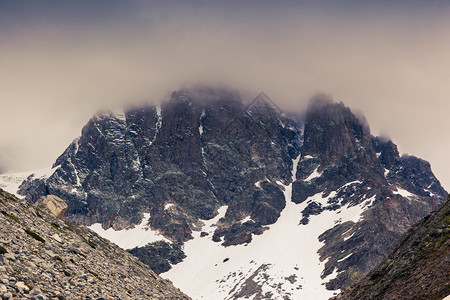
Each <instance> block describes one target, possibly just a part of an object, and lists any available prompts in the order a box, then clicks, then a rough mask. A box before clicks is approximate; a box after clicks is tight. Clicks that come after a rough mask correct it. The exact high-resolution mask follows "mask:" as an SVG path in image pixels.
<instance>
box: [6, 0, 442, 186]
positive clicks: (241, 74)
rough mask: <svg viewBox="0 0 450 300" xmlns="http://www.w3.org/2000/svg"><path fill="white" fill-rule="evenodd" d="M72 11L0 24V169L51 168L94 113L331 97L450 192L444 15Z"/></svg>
mask: <svg viewBox="0 0 450 300" xmlns="http://www.w3.org/2000/svg"><path fill="white" fill-rule="evenodd" d="M19 2H20V1H19ZM25 2H26V1H25ZM25 2H23V3H25ZM81 2H82V3H84V6H83V5H81V4H80V5H77V6H76V7H74V5H75V4H73V3H72V4H70V3H71V2H68V1H62V3H64V4H65V5H66V6H62V5H61V6H59V7H58V6H54V3H55V2H54V1H44V3H47V4H48V6H49V7H50V6H52V7H53V9H50V10H45V9H44V8H37V7H38V6H37V5H34V6H33V5H31V6H27V8H28V10H20V9H18V8H17V7H15V6H14V5H12V4H11V5H10V6H8V5H7V6H6V7H4V8H5V9H4V10H3V11H4V12H3V13H0V17H2V18H0V19H1V21H0V25H1V26H0V28H1V29H0V37H1V38H2V43H1V44H0V65H1V66H2V68H1V69H0V101H1V102H0V103H1V111H2V117H1V118H0V126H1V127H0V128H2V129H3V130H1V131H0V170H1V171H7V172H17V171H25V170H30V169H31V170H32V169H39V168H43V167H47V166H50V165H51V164H52V163H53V162H54V160H55V159H56V157H57V156H58V155H59V154H60V153H62V152H63V151H64V149H65V148H66V147H67V146H68V145H69V143H70V142H71V141H72V140H73V139H74V138H76V137H77V136H79V135H80V132H81V128H82V126H83V125H84V124H85V123H86V122H87V121H88V120H89V118H90V117H91V116H92V115H93V114H94V113H95V112H96V111H98V110H99V109H102V108H116V107H121V106H130V105H132V104H140V103H143V102H155V101H161V100H165V99H167V98H168V97H169V96H170V94H171V93H172V92H173V91H175V90H179V89H182V88H189V87H193V86H198V85H201V86H209V85H211V86H222V87H223V86H225V87H230V88H231V89H236V90H238V91H239V92H240V93H241V95H242V97H243V98H244V100H251V99H253V98H254V97H255V96H256V95H257V94H258V93H259V92H260V91H264V92H265V93H267V94H268V95H269V96H270V97H271V98H272V99H273V100H274V101H275V102H276V103H277V104H278V105H279V106H280V107H281V108H282V109H283V110H284V111H286V112H302V111H304V110H305V109H306V108H307V106H308V103H309V99H310V98H311V97H312V96H313V95H316V94H318V93H323V94H327V95H330V97H332V98H333V99H334V100H335V101H342V102H344V104H345V105H347V106H349V107H350V108H351V109H352V110H353V111H361V112H362V113H363V114H364V115H365V116H366V118H367V121H368V124H370V127H371V130H372V133H373V134H375V135H379V134H382V135H383V136H389V137H390V138H391V139H392V140H393V141H394V142H395V143H396V144H398V146H399V150H400V152H408V153H412V154H414V155H416V156H419V157H421V158H424V159H426V160H429V161H430V163H431V164H432V168H433V170H434V171H435V173H436V175H437V177H438V178H439V179H440V180H441V181H442V183H443V185H444V186H447V188H448V187H450V170H447V168H446V167H445V166H446V165H450V158H448V157H447V155H446V153H448V152H449V151H450V142H447V141H446V140H445V137H446V134H447V132H449V131H450V125H449V124H447V122H445V121H444V120H446V117H447V116H446V115H447V108H448V106H449V105H448V104H447V103H449V102H448V97H449V95H450V86H449V85H448V80H449V79H450V69H449V68H448V63H450V61H449V58H448V53H450V32H449V31H448V28H449V25H450V24H449V23H450V18H449V15H450V9H449V6H448V5H446V4H442V3H441V2H439V4H436V3H438V2H437V1H436V3H432V2H429V5H426V4H420V3H419V2H417V3H416V2H411V3H413V4H411V5H406V4H403V5H401V4H398V5H395V6H389V4H386V3H384V2H382V3H381V4H378V5H375V4H369V2H364V1H363V3H359V4H357V3H353V1H344V2H343V4H342V5H340V4H339V5H338V4H337V3H334V1H329V2H324V3H322V4H320V5H319V4H318V5H315V4H312V3H309V1H304V2H301V3H300V2H299V4H293V3H290V4H289V3H288V2H285V3H284V2H283V4H279V3H278V2H277V3H274V2H272V1H261V2H257V1H249V2H248V3H246V4H240V3H239V2H237V1H230V2H228V3H227V4H224V3H220V2H215V3H214V5H212V4H207V2H205V1H188V2H184V4H182V5H181V4H175V2H172V1H169V2H167V4H166V2H163V1H150V2H143V1H130V2H125V3H129V5H128V4H123V2H119V1H112V4H111V5H109V6H107V5H106V4H103V5H102V4H98V5H96V6H95V7H89V4H88V2H83V1H81ZM26 3H27V4H29V3H31V2H26ZM100 3H101V1H100ZM1 5H5V4H0V7H1ZM23 11H26V12H23ZM30 16H31V17H30Z"/></svg>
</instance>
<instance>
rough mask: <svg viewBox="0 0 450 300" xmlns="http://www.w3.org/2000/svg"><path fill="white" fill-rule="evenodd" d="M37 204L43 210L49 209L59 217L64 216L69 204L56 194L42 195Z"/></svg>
mask: <svg viewBox="0 0 450 300" xmlns="http://www.w3.org/2000/svg"><path fill="white" fill-rule="evenodd" d="M36 206H37V207H39V208H40V209H41V210H48V211H50V212H51V213H52V214H54V215H55V216H56V217H57V218H58V219H61V218H62V217H63V216H64V213H65V212H66V210H67V204H66V202H64V200H62V199H61V198H59V197H57V196H55V195H47V196H42V197H41V198H39V200H38V201H37V202H36Z"/></svg>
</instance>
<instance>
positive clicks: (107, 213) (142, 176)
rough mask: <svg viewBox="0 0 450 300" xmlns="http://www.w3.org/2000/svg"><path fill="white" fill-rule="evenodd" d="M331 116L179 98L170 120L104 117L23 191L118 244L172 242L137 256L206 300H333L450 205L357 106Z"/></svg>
mask: <svg viewBox="0 0 450 300" xmlns="http://www.w3.org/2000/svg"><path fill="white" fill-rule="evenodd" d="M318 103H319V104H320V105H319V104H317V103H315V104H311V105H310V108H309V109H308V111H307V113H306V116H305V118H304V122H298V121H296V120H294V119H292V118H289V117H287V116H286V115H284V114H281V113H280V111H279V110H278V109H277V107H276V105H274V102H273V101H271V100H270V98H269V97H268V96H267V95H266V94H264V93H261V94H260V95H258V96H257V97H256V98H255V99H254V101H253V102H252V103H251V105H250V106H246V105H245V104H244V103H243V101H242V100H241V99H240V97H239V95H238V94H236V93H233V92H229V91H224V90H214V89H204V90H202V91H184V90H182V91H179V92H175V93H173V94H172V96H171V98H170V99H168V101H166V102H164V103H163V104H162V105H161V107H160V108H157V107H153V106H145V107H136V108H131V109H128V110H126V111H125V113H124V115H123V117H117V116H110V117H105V118H96V117H94V118H92V119H91V120H90V121H89V122H88V123H87V124H86V126H85V127H84V128H83V130H82V134H81V136H80V138H79V139H77V140H75V141H74V142H73V143H72V144H71V145H70V146H69V147H68V148H67V149H66V151H65V152H64V153H63V154H62V155H61V156H60V157H59V158H58V159H57V160H56V163H55V169H54V171H53V173H52V174H50V175H49V176H47V177H45V178H30V179H29V180H27V181H25V182H24V183H23V184H22V186H21V189H20V191H21V193H22V194H23V195H24V196H25V197H26V199H27V200H28V201H30V202H35V201H36V200H37V199H39V198H40V197H41V196H45V195H48V194H53V195H56V196H58V197H59V198H61V199H64V200H65V201H66V202H67V204H68V209H67V212H66V215H65V218H66V219H69V220H72V221H74V222H77V223H81V224H85V225H89V226H93V227H92V228H96V230H98V232H99V233H102V234H105V235H106V234H108V235H109V236H111V238H112V239H114V238H119V237H120V238H123V237H124V236H126V235H127V233H129V234H131V232H134V231H126V230H127V229H129V228H131V227H133V226H134V227H137V228H142V227H143V226H148V227H149V230H148V235H149V236H150V235H151V236H156V237H158V235H159V237H160V238H156V239H154V240H153V241H154V242H153V243H150V244H149V245H147V246H146V247H142V248H137V249H133V250H131V251H132V253H136V255H140V256H141V257H143V259H145V261H147V262H148V263H149V264H151V266H152V267H154V268H155V269H156V271H158V272H165V271H167V268H168V267H170V264H169V261H170V262H172V263H173V264H175V267H176V272H175V269H174V271H173V273H171V271H169V272H168V273H167V274H168V275H167V276H168V277H169V278H171V279H174V280H176V282H175V283H176V284H179V285H180V287H182V288H185V289H186V292H187V293H188V294H190V295H195V297H198V298H200V297H202V296H206V295H212V294H211V293H214V295H215V296H217V297H216V298H217V299H221V298H222V299H223V298H231V299H238V298H242V297H244V296H249V297H250V296H252V295H254V296H255V297H256V296H257V297H262V298H264V297H266V298H269V299H270V298H271V297H273V298H276V297H288V298H289V297H290V298H302V299H311V297H312V296H311V295H314V294H320V295H329V296H331V295H332V294H333V293H337V292H338V290H339V289H341V288H344V287H347V286H348V285H349V284H350V283H352V282H353V281H354V280H355V278H358V277H361V276H363V275H364V274H366V273H367V272H368V271H370V270H371V269H372V268H373V267H374V266H375V265H376V264H377V263H379V262H380V261H381V260H382V259H384V258H385V257H386V256H387V255H388V254H389V252H390V251H391V249H392V248H393V247H394V245H395V243H396V242H397V241H398V240H399V238H400V236H401V235H402V234H403V233H404V232H406V231H407V230H408V229H409V228H410V227H411V226H412V224H414V223H415V222H416V221H418V220H419V219H420V218H422V217H424V216H425V215H426V214H428V213H429V212H431V211H432V210H434V209H437V208H438V207H439V206H440V204H441V203H442V199H443V198H444V197H445V196H446V195H447V193H446V191H445V190H444V189H443V188H442V186H441V185H440V183H439V181H438V180H437V178H436V177H435V176H434V175H433V173H432V171H431V167H430V165H429V164H428V163H426V162H425V161H423V160H421V159H418V158H416V157H413V156H399V154H398V151H397V148H396V146H395V144H394V143H393V142H392V141H386V140H384V139H381V138H377V137H374V136H372V135H371V133H370V130H369V127H368V126H367V124H365V123H364V121H363V120H362V119H361V118H360V117H357V116H356V115H355V114H354V113H353V112H352V111H351V109H350V108H347V107H345V105H344V104H343V103H334V102H332V101H328V100H327V99H323V101H319V102H318ZM100 224H101V226H100ZM113 229H114V230H116V231H114V230H113ZM107 230H110V231H108V232H106V231H107ZM130 230H131V229H130ZM111 232H113V233H114V234H111ZM289 235H292V236H290V238H286V237H287V236H289ZM149 240H151V239H149ZM319 240H320V241H319ZM122 242H124V241H122ZM283 244H286V245H283ZM123 245H124V247H129V248H132V247H134V246H136V245H134V244H133V245H131V244H129V245H127V244H126V243H125V242H124V244H123ZM261 245H264V247H263V246H261ZM280 245H282V246H280ZM304 245H311V246H310V247H307V248H305V247H304ZM230 246H233V247H232V248H230ZM180 249H184V250H183V251H184V252H185V255H187V257H186V258H185V259H184V260H183V261H182V262H179V261H180V260H181V258H182V257H183V254H182V253H180ZM229 249H236V250H233V251H232V250H229ZM245 249H248V250H245ZM287 249H289V251H288V250H287ZM284 251H288V252H289V253H286V252H284ZM145 253H152V254H155V255H156V258H155V259H148V255H146V254H145ZM211 253H214V254H211ZM294 253H301V255H300V256H299V255H294ZM210 254H211V255H210ZM227 255H229V256H227ZM302 257H308V259H307V260H308V261H309V262H311V264H308V263H305V261H303V260H302ZM299 260H300V261H299ZM193 267H195V268H199V270H204V272H205V274H206V275H205V276H200V275H199V276H200V277H199V278H198V285H195V286H196V287H195V288H194V285H189V284H187V282H186V281H185V280H183V276H189V274H192V273H193V272H194V271H193V270H192V268H193ZM175 274H177V275H175ZM202 274H203V273H202ZM233 274H234V275H233ZM227 278H228V279H227ZM264 278H269V279H267V280H265V279H264ZM284 278H290V279H289V280H287V279H284ZM273 286H282V287H283V288H280V289H271V288H270V287H273ZM325 287H326V288H328V289H329V290H326V289H325ZM269 288H270V289H271V291H270V293H269V294H268V292H267V289H269ZM264 291H266V292H264ZM270 295H272V296H270Z"/></svg>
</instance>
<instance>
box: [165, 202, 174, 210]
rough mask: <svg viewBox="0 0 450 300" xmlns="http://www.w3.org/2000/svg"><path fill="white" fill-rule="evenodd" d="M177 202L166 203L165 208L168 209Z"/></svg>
mask: <svg viewBox="0 0 450 300" xmlns="http://www.w3.org/2000/svg"><path fill="white" fill-rule="evenodd" d="M174 205H175V204H173V203H167V204H166V205H164V209H165V210H168V209H169V208H171V207H172V206H174Z"/></svg>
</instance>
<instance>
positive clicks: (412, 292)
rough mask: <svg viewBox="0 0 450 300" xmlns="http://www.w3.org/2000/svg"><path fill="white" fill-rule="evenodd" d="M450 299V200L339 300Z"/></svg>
mask: <svg viewBox="0 0 450 300" xmlns="http://www.w3.org/2000/svg"><path fill="white" fill-rule="evenodd" d="M446 296H450V198H447V200H446V201H445V202H444V204H443V205H442V207H441V208H440V209H439V210H438V211H436V212H433V213H431V214H430V215H428V216H427V217H425V218H424V219H423V220H422V221H420V222H419V223H418V224H416V225H415V226H414V227H413V228H411V229H410V230H409V231H408V233H407V234H405V236H404V237H403V238H402V240H401V241H400V242H399V243H398V244H397V246H396V247H395V249H394V251H393V253H392V254H391V255H389V257H388V258H387V259H386V260H385V261H383V262H382V263H381V264H380V265H379V266H378V267H376V268H375V269H374V270H372V271H371V272H370V273H369V274H368V275H367V276H366V277H365V278H364V279H363V280H361V281H359V282H358V283H357V284H355V285H353V286H352V287H351V288H350V289H348V290H346V291H345V292H344V293H342V294H340V295H339V296H338V297H337V299H428V300H441V299H443V298H444V297H446Z"/></svg>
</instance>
